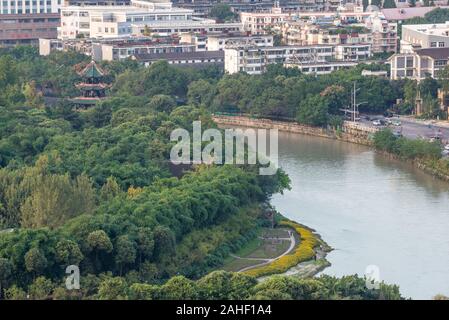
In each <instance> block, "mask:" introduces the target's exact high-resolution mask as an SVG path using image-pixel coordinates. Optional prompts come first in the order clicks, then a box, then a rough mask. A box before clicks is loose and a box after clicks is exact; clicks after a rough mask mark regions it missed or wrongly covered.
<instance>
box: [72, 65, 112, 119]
mask: <svg viewBox="0 0 449 320" xmlns="http://www.w3.org/2000/svg"><path fill="white" fill-rule="evenodd" d="M78 74H79V75H80V76H81V77H82V82H80V83H77V84H76V85H75V86H76V88H77V89H78V90H80V91H81V95H80V96H78V97H75V98H72V99H70V101H71V102H72V103H73V104H75V106H76V108H77V109H80V110H83V109H88V108H90V107H92V106H94V105H95V104H96V103H97V102H98V101H100V100H102V99H104V98H105V97H106V90H107V89H108V88H109V85H108V84H106V83H104V82H103V81H104V77H105V72H104V71H103V70H101V68H100V67H99V66H98V65H97V64H96V63H95V61H93V60H92V61H91V62H90V63H89V64H88V65H87V66H86V67H84V68H83V69H82V70H81V71H80V72H78Z"/></svg>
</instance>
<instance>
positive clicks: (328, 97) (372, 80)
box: [187, 65, 404, 125]
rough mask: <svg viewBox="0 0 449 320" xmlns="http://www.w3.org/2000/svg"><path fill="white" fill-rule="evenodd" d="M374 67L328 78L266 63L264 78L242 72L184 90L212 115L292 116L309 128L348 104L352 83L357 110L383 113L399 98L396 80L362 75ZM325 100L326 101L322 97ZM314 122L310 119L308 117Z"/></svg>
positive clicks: (400, 92)
mask: <svg viewBox="0 0 449 320" xmlns="http://www.w3.org/2000/svg"><path fill="white" fill-rule="evenodd" d="M381 68H383V67H382V66H377V65H371V66H368V65H359V66H358V67H356V68H353V69H350V70H340V71H338V72H334V73H332V74H330V75H322V76H319V77H315V76H312V75H303V74H301V73H300V72H299V71H297V70H295V69H285V68H282V66H280V65H270V66H269V68H268V70H267V72H266V73H265V74H263V75H247V74H243V73H238V74H233V75H225V76H224V77H222V78H221V79H220V80H219V81H218V82H214V81H204V80H198V81H195V82H192V83H191V85H190V86H189V88H188V89H189V91H188V94H187V95H188V98H189V101H190V102H191V103H193V104H195V105H202V106H206V107H208V108H209V109H210V110H211V111H214V112H215V111H219V112H242V113H248V114H252V115H258V116H261V117H269V118H270V117H275V118H285V117H287V118H293V119H298V121H300V122H301V121H304V123H307V124H312V125H326V124H328V122H329V120H330V119H331V118H332V117H330V115H340V114H341V110H340V109H341V108H345V107H347V106H348V105H350V92H351V89H352V87H353V84H354V82H356V83H357V87H358V88H359V89H360V90H359V93H358V101H360V102H363V104H362V105H361V106H360V111H362V112H369V113H383V112H385V111H386V110H387V109H389V108H391V107H392V106H393V105H394V104H395V103H396V99H397V98H402V97H403V96H404V87H403V85H402V82H400V81H389V80H387V79H383V78H379V77H373V76H372V77H366V76H361V71H362V70H363V69H372V70H378V69H381ZM323 98H325V99H323ZM318 101H319V102H318ZM314 103H317V104H316V105H317V106H318V108H317V110H315V109H316V108H310V110H309V108H307V105H309V106H313V104H314ZM313 118H315V119H313Z"/></svg>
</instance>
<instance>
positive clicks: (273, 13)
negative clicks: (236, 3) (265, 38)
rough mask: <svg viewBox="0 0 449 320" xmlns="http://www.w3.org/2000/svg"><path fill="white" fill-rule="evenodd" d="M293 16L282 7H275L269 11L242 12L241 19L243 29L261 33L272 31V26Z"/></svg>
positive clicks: (252, 32) (256, 33)
mask: <svg viewBox="0 0 449 320" xmlns="http://www.w3.org/2000/svg"><path fill="white" fill-rule="evenodd" d="M292 16H293V14H292V13H286V12H283V11H282V9H281V8H278V7H273V8H272V9H271V10H270V11H269V12H242V13H240V21H241V22H242V24H243V30H245V31H248V32H251V34H254V35H260V34H268V33H270V29H271V28H273V27H275V26H276V25H278V24H281V23H283V22H286V21H289V20H291V19H292Z"/></svg>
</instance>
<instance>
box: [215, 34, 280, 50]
mask: <svg viewBox="0 0 449 320" xmlns="http://www.w3.org/2000/svg"><path fill="white" fill-rule="evenodd" d="M235 45H254V46H257V47H272V46H273V45H274V39H273V36H272V35H248V34H246V33H240V34H237V33H236V34H232V33H231V34H230V33H222V34H215V35H214V34H212V35H209V36H208V39H207V50H210V51H219V50H224V49H225V48H226V47H229V46H235Z"/></svg>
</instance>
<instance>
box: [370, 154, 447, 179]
mask: <svg viewBox="0 0 449 320" xmlns="http://www.w3.org/2000/svg"><path fill="white" fill-rule="evenodd" d="M376 153H378V154H381V155H382V156H384V157H386V158H389V159H392V160H396V161H401V162H406V163H408V164H410V165H412V166H413V167H415V168H418V169H419V170H421V171H423V172H425V173H427V174H429V175H431V176H433V177H435V178H438V179H440V180H443V181H446V182H449V167H447V165H448V164H449V161H445V163H442V161H444V160H441V159H439V160H431V159H403V158H401V157H400V156H398V155H396V154H394V153H390V152H387V151H382V150H376Z"/></svg>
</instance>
